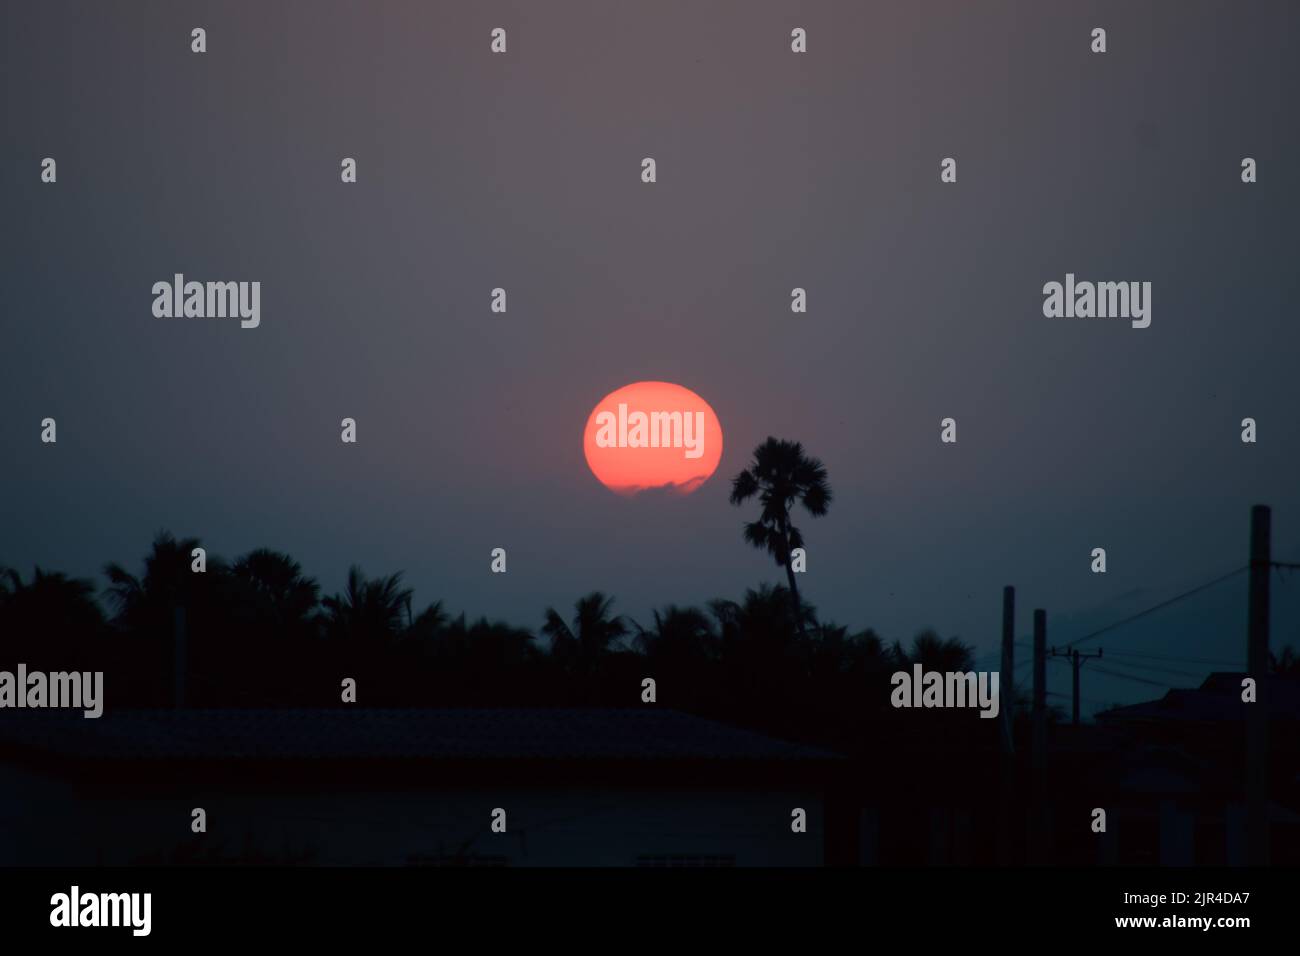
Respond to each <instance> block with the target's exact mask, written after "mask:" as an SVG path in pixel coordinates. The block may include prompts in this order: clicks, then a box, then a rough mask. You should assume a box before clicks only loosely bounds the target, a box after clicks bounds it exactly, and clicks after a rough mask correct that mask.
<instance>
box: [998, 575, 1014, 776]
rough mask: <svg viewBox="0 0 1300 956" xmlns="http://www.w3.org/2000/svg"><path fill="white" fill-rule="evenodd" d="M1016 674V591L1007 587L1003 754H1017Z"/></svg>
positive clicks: (1000, 683) (1002, 682)
mask: <svg viewBox="0 0 1300 956" xmlns="http://www.w3.org/2000/svg"><path fill="white" fill-rule="evenodd" d="M1015 672H1016V589H1015V588H1013V587H1012V586H1011V585H1007V586H1006V587H1004V588H1003V589H1002V677H1001V680H999V681H998V686H999V690H1000V693H1001V697H1002V699H1001V700H1000V701H999V702H998V707H999V708H1000V712H1001V714H1002V752H1003V753H1004V754H1006V755H1008V756H1009V755H1011V754H1013V753H1015V750H1016V742H1015V738H1014V736H1013V734H1012V728H1013V721H1012V713H1011V711H1012V709H1013V708H1014V707H1015V691H1014V687H1013V680H1014V676H1015Z"/></svg>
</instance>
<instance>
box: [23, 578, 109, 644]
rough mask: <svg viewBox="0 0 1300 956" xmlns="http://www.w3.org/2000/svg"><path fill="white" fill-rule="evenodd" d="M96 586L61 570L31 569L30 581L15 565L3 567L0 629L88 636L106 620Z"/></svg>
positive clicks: (27, 634)
mask: <svg viewBox="0 0 1300 956" xmlns="http://www.w3.org/2000/svg"><path fill="white" fill-rule="evenodd" d="M94 595H95V586H94V584H92V583H91V582H90V581H87V580H84V579H82V578H70V577H68V576H67V575H66V574H64V573H63V572H61V571H54V572H47V571H42V570H41V569H40V568H39V567H37V568H35V569H34V570H33V571H32V577H31V581H30V582H26V583H24V581H23V579H22V576H21V575H20V574H19V573H18V572H17V571H15V570H14V569H13V568H0V633H3V634H9V635H15V636H16V635H25V636H37V635H42V636H43V635H49V634H57V635H60V636H70V637H86V636H89V635H91V634H93V633H94V632H95V631H97V630H98V629H99V628H100V626H101V625H102V624H103V623H104V614H103V612H102V611H101V610H100V607H99V604H97V603H96V602H95V597H94Z"/></svg>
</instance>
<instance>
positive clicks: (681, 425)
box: [582, 382, 722, 495]
mask: <svg viewBox="0 0 1300 956" xmlns="http://www.w3.org/2000/svg"><path fill="white" fill-rule="evenodd" d="M582 449H583V452H584V454H585V455H586V456H587V465H588V467H590V468H591V472H592V474H594V475H595V476H596V478H597V479H598V480H599V481H600V482H601V484H603V485H605V487H607V488H609V489H611V490H612V491H615V492H617V493H619V494H622V495H634V494H636V493H637V492H641V491H646V490H648V489H651V488H661V489H665V490H668V491H672V492H676V493H678V494H690V493H691V492H692V491H694V490H695V489H696V488H698V487H699V486H700V485H702V484H703V483H704V482H705V481H707V480H708V478H709V476H710V475H712V474H713V472H714V470H715V469H716V468H717V467H718V462H719V461H720V460H721V458H722V426H721V424H719V422H718V416H717V415H715V414H714V413H713V409H712V408H710V407H709V403H708V402H706V401H705V400H704V399H702V398H700V396H698V395H696V394H695V393H694V392H692V391H691V390H690V389H688V388H683V387H682V386H680V385H673V384H672V383H671V382H637V383H635V384H633V385H625V386H623V387H622V388H620V389H618V390H617V391H614V392H610V393H609V394H608V395H606V396H605V397H604V398H602V399H601V400H600V402H599V403H597V405H596V407H595V408H594V409H592V412H591V414H590V415H589V416H588V417H587V427H586V429H585V430H584V432H583V436H582Z"/></svg>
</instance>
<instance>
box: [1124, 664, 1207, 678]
mask: <svg viewBox="0 0 1300 956" xmlns="http://www.w3.org/2000/svg"><path fill="white" fill-rule="evenodd" d="M1116 663H1118V664H1120V665H1121V666H1123V667H1136V668H1137V669H1138V670H1144V671H1155V672H1157V673H1160V674H1175V675H1177V676H1178V677H1198V678H1199V677H1203V676H1205V675H1204V674H1198V673H1195V672H1193V671H1180V670H1176V669H1174V668H1172V667H1161V666H1160V665H1159V664H1140V663H1138V662H1137V661H1117V662H1116Z"/></svg>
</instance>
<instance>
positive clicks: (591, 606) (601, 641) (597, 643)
mask: <svg viewBox="0 0 1300 956" xmlns="http://www.w3.org/2000/svg"><path fill="white" fill-rule="evenodd" d="M613 605H614V599H613V598H612V597H608V598H607V597H605V595H604V594H602V593H601V592H600V591H593V592H591V593H590V594H588V595H587V596H586V597H582V598H579V599H578V600H577V602H576V603H575V604H574V605H573V610H574V615H573V625H572V626H570V625H569V624H566V623H565V621H564V618H562V617H560V614H559V612H558V611H556V610H555V608H553V607H548V608H547V609H546V623H545V624H543V625H542V633H543V634H545V635H546V636H547V637H549V638H550V639H551V654H552V656H554V657H555V658H556V659H557V660H559V661H561V662H563V663H566V664H576V665H577V666H578V668H579V670H582V671H584V672H585V671H590V670H591V669H592V668H594V667H595V664H596V661H597V660H598V659H599V658H600V657H602V656H603V655H605V654H606V653H608V652H609V650H610V645H611V644H613V643H614V642H615V641H616V640H618V639H620V638H622V637H624V636H625V635H626V634H627V633H628V626H627V622H626V621H625V620H624V619H623V618H622V617H618V616H614V615H613V614H612V608H613Z"/></svg>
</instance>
